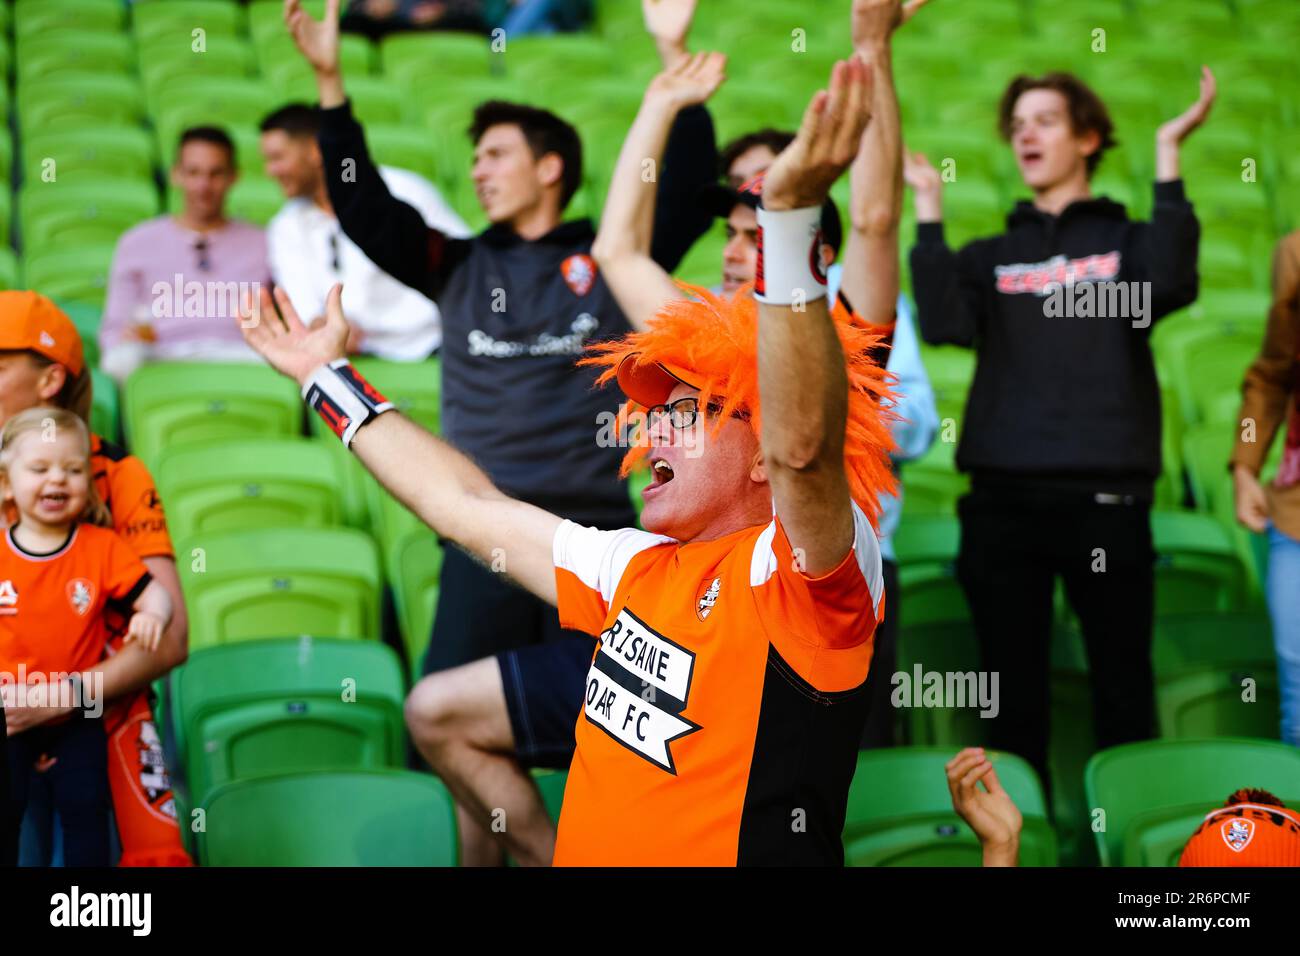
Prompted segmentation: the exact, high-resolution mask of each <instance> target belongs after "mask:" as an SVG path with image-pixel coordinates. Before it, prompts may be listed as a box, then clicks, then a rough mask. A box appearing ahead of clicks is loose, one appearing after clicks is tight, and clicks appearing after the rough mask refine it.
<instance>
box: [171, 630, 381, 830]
mask: <svg viewBox="0 0 1300 956" xmlns="http://www.w3.org/2000/svg"><path fill="white" fill-rule="evenodd" d="M169 683H170V687H169V695H170V700H171V712H172V713H173V714H174V715H175V721H176V743H177V749H178V751H179V753H180V755H181V756H182V760H183V766H184V780H185V788H186V793H187V798H188V799H187V802H188V803H189V805H191V806H198V805H201V804H202V803H203V802H204V800H205V799H206V797H207V796H208V794H209V793H210V792H211V791H212V789H213V788H214V787H217V786H220V785H221V784H224V783H229V782H231V781H235V780H247V779H250V778H252V777H257V776H264V775H267V774H277V773H295V772H299V771H304V770H341V769H348V770H352V769H364V768H371V767H400V766H402V764H403V762H404V760H405V757H406V742H405V726H404V723H403V719H402V703H403V699H404V697H405V693H404V685H403V683H402V670H401V665H400V664H399V662H398V660H397V655H396V654H395V653H393V650H392V648H389V647H387V646H385V645H383V644H381V643H379V642H377V641H355V640H339V639H331V638H313V637H301V638H284V639H280V640H264V641H245V642H243V643H240V644H230V645H226V646H221V647H208V648H204V649H203V650H198V651H195V652H194V653H193V654H191V655H190V657H189V659H188V660H187V661H186V662H185V664H184V665H183V666H181V667H179V668H177V669H176V670H175V671H173V672H172V675H171V678H170V682H169Z"/></svg>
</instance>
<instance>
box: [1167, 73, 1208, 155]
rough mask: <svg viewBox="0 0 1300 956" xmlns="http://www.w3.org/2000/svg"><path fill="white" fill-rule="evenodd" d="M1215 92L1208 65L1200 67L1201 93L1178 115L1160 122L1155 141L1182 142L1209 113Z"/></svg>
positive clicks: (1173, 143)
mask: <svg viewBox="0 0 1300 956" xmlns="http://www.w3.org/2000/svg"><path fill="white" fill-rule="evenodd" d="M1217 92H1218V88H1217V86H1216V84H1215V82H1214V74H1213V73H1211V72H1210V68H1209V67H1208V66H1203V67H1201V95H1200V96H1199V97H1197V100H1196V102H1195V103H1193V104H1192V105H1191V106H1189V107H1188V108H1187V109H1186V110H1184V111H1183V112H1182V113H1181V114H1180V115H1178V116H1175V117H1174V118H1173V119H1171V120H1169V121H1168V122H1165V123H1162V124H1161V126H1160V128H1159V129H1158V130H1156V142H1157V143H1161V144H1168V145H1178V144H1180V143H1182V141H1183V140H1185V139H1186V138H1187V137H1188V136H1190V135H1191V133H1192V131H1193V130H1195V129H1196V128H1198V127H1199V126H1200V125H1201V124H1202V123H1204V122H1205V118H1206V117H1207V116H1209V115H1210V107H1211V106H1213V105H1214V97H1215V95H1216V93H1217Z"/></svg>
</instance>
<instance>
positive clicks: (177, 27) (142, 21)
mask: <svg viewBox="0 0 1300 956" xmlns="http://www.w3.org/2000/svg"><path fill="white" fill-rule="evenodd" d="M131 9H132V13H131V21H132V27H133V28H134V30H135V35H136V39H137V40H139V41H140V42H141V43H142V44H143V43H145V42H147V41H158V40H174V41H175V42H176V43H178V44H181V45H184V46H186V47H188V46H189V45H190V44H191V42H193V31H195V30H203V31H205V33H206V34H207V40H208V42H211V40H212V39H213V38H214V37H217V36H221V35H223V34H225V35H230V36H234V35H236V34H239V33H242V32H243V31H244V8H243V7H242V6H241V5H239V4H237V3H227V2H225V0H166V2H165V3H164V2H161V0H153V2H136V3H134V4H132V8H131Z"/></svg>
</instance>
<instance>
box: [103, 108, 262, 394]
mask: <svg viewBox="0 0 1300 956" xmlns="http://www.w3.org/2000/svg"><path fill="white" fill-rule="evenodd" d="M238 175H239V173H238V164H237V163H236V161H235V144H234V143H233V142H232V141H231V139H230V137H229V136H228V135H227V134H226V133H225V132H224V131H222V130H220V129H217V128H215V127H212V126H195V127H192V128H191V129H187V130H186V131H185V132H184V133H182V134H181V138H180V144H179V145H178V146H177V149H176V161H175V163H174V164H173V166H172V170H171V180H172V184H173V185H174V186H175V187H176V188H177V189H179V190H180V192H181V195H182V197H183V202H184V205H183V206H182V208H181V210H180V211H179V212H178V213H176V214H175V215H168V216H159V217H158V218H156V219H151V220H149V221H148V222H143V223H141V224H140V225H138V226H135V227H134V228H132V229H130V230H128V231H127V232H126V233H125V234H124V235H123V236H122V238H121V239H120V240H118V243H117V249H116V250H115V252H114V253H113V267H112V271H111V273H110V275H109V283H108V298H107V301H106V302H105V305H104V318H103V324H102V325H101V326H100V329H99V347H100V350H101V352H102V356H101V358H100V363H99V364H100V367H101V368H102V369H103V370H104V371H105V372H107V373H108V374H109V375H111V376H112V377H113V378H114V379H116V380H117V381H118V382H123V381H125V380H126V378H127V376H129V375H130V374H131V373H132V372H133V371H135V369H136V368H137V367H138V366H139V365H140V364H141V363H142V362H147V361H150V360H159V359H188V358H197V359H201V360H207V361H221V360H227V359H244V360H249V359H252V358H253V357H254V356H253V354H252V352H251V351H250V350H249V349H248V347H247V346H246V345H245V344H244V340H243V338H242V337H241V336H240V334H239V326H238V324H237V322H236V316H237V315H238V306H239V302H238V298H237V294H238V293H237V292H234V293H232V292H231V286H228V285H227V283H230V284H232V285H233V288H234V289H235V290H238V289H240V288H244V289H247V288H249V287H250V286H251V285H252V284H253V283H260V282H265V281H266V280H267V278H268V276H269V272H268V269H267V262H266V238H265V235H264V234H263V232H262V230H261V229H260V228H258V227H257V226H255V225H253V224H252V223H248V222H244V221H242V220H238V219H232V218H230V217H228V216H227V214H226V196H227V195H228V194H229V192H230V188H231V187H232V186H233V185H234V184H235V180H236V179H237V178H238ZM210 293H211V294H210Z"/></svg>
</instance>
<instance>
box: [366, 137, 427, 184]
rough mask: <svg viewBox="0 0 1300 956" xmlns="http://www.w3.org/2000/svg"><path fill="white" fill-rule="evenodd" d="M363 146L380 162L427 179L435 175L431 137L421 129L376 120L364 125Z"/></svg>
mask: <svg viewBox="0 0 1300 956" xmlns="http://www.w3.org/2000/svg"><path fill="white" fill-rule="evenodd" d="M366 145H367V146H369V147H370V153H371V155H372V156H374V158H375V162H377V163H380V164H381V165H384V166H396V167H398V168H399V169H407V170H410V171H411V172H413V173H419V174H420V175H421V176H423V177H424V178H425V179H428V180H433V179H436V178H437V175H438V164H437V160H436V158H435V154H434V145H433V136H432V135H431V134H429V133H428V132H426V131H425V130H423V129H420V128H418V127H415V128H412V127H410V126H404V125H381V124H378V123H376V124H373V125H369V126H367V127H366Z"/></svg>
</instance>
